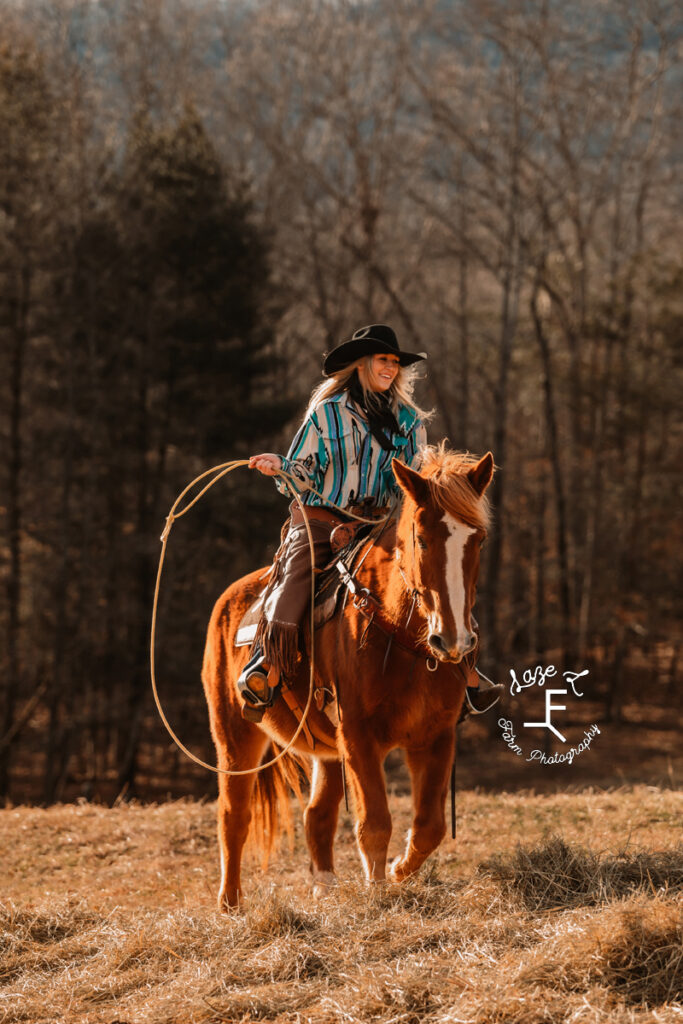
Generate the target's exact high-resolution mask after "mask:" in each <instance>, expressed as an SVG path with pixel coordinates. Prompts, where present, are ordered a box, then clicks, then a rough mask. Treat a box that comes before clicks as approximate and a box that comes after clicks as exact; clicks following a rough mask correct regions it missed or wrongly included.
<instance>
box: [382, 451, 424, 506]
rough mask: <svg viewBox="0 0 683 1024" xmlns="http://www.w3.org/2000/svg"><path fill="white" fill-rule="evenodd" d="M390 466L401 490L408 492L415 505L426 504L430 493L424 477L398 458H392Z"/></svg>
mask: <svg viewBox="0 0 683 1024" xmlns="http://www.w3.org/2000/svg"><path fill="white" fill-rule="evenodd" d="M391 468H392V469H393V471H394V476H395V477H396V479H397V481H398V485H399V487H400V488H401V490H402V491H405V493H406V494H409V495H410V497H411V498H412V499H413V501H414V502H415V504H416V505H421V506H424V505H427V504H428V502H429V497H430V494H429V484H428V483H427V481H426V480H425V478H424V477H423V476H420V474H419V473H416V472H415V470H414V469H411V468H410V466H406V464H405V462H401V461H400V460H399V459H392V461H391Z"/></svg>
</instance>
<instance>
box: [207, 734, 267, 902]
mask: <svg viewBox="0 0 683 1024" xmlns="http://www.w3.org/2000/svg"><path fill="white" fill-rule="evenodd" d="M244 725H245V726H246V728H245V729H244V733H243V734H242V735H240V742H239V744H235V746H234V748H233V754H234V756H232V757H230V758H228V757H227V756H226V755H225V753H224V752H221V754H220V756H219V759H218V767H219V768H223V769H225V768H229V769H232V770H234V769H246V768H254V767H255V766H256V765H257V764H259V762H260V760H261V757H262V756H263V751H264V750H265V748H266V745H267V743H268V738H267V737H266V736H264V734H263V733H262V732H260V730H258V729H256V728H254V727H253V726H247V723H246V722H245V723H244ZM240 732H241V730H240ZM233 739H234V737H233ZM255 783H256V775H255V774H254V773H253V772H252V773H250V774H249V775H219V777H218V845H219V849H220V854H221V887H220V890H219V893H218V909H219V910H228V909H229V908H230V907H237V906H239V902H240V896H241V893H242V885H241V874H240V871H241V863H242V851H243V849H244V844H245V842H246V839H247V833H248V832H249V824H250V822H251V814H252V806H251V805H252V799H253V795H254V786H255Z"/></svg>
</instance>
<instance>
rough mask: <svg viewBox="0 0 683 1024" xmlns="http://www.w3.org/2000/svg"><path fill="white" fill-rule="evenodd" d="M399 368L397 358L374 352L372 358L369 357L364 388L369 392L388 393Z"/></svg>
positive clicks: (388, 354)
mask: <svg viewBox="0 0 683 1024" xmlns="http://www.w3.org/2000/svg"><path fill="white" fill-rule="evenodd" d="M399 368H400V366H399V361H398V356H393V355H391V354H390V353H386V352H376V353H375V355H374V356H371V362H370V366H369V369H368V370H367V374H366V376H367V381H366V382H365V386H366V387H367V388H368V390H370V391H388V390H389V388H390V387H391V385H392V384H393V383H394V381H395V380H396V374H397V373H398V371H399ZM364 376H365V374H364Z"/></svg>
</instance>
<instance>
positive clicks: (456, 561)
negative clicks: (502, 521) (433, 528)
mask: <svg viewBox="0 0 683 1024" xmlns="http://www.w3.org/2000/svg"><path fill="white" fill-rule="evenodd" d="M444 521H445V523H446V526H447V527H448V534H449V535H448V539H447V540H446V592H447V594H448V600H449V602H450V606H451V613H452V615H453V620H454V622H455V629H456V635H457V642H458V647H464V645H465V637H466V634H467V633H468V630H467V629H466V628H465V572H464V568H463V561H464V558H465V545H466V544H467V540H468V538H469V537H471V536H472V534H473V533H476V532H477V531H476V530H475V529H474V527H472V526H465V524H464V523H460V522H458V520H457V519H454V518H453V516H449V515H446V516H444Z"/></svg>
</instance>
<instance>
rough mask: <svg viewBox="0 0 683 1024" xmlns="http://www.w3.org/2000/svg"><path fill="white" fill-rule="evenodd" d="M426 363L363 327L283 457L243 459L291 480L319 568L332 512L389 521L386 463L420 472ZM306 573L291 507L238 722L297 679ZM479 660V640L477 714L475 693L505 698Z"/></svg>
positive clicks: (336, 518)
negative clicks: (417, 371)
mask: <svg viewBox="0 0 683 1024" xmlns="http://www.w3.org/2000/svg"><path fill="white" fill-rule="evenodd" d="M424 358H426V356H425V353H423V352H417V353H415V352H405V351H402V350H401V349H400V348H399V345H398V340H397V338H396V334H395V333H394V331H393V330H392V328H391V327H388V326H387V325H385V324H372V325H370V326H368V327H362V328H360V329H359V330H357V331H356V332H355V334H354V335H353V336H352V337H351V339H350V340H349V341H346V342H344V343H343V344H342V345H339V346H337V348H335V349H333V350H332V352H330V353H329V355H328V356H327V358H326V359H325V362H324V365H323V374H324V377H325V378H326V379H325V380H323V381H322V382H321V383H320V384H319V385H318V386H317V387H316V389H315V390H314V392H313V395H312V398H311V401H310V403H309V406H308V409H307V410H306V414H305V416H304V418H303V421H302V423H301V426H300V427H299V430H298V431H297V434H296V436H295V438H294V440H293V442H292V444H291V446H290V449H289V451H288V453H287V455H286V456H285V457H282V456H280V455H276V454H273V453H270V452H268V453H263V454H260V455H254V456H252V457H251V459H250V460H249V465H250V467H251V468H254V469H257V470H259V472H261V473H263V474H265V475H266V476H273V475H275V473H277V472H278V470H284V471H285V472H287V473H289V474H290V475H291V476H292V477H294V479H295V480H296V481H297V485H298V486H297V489H298V491H299V493H300V497H301V501H302V502H303V504H304V505H305V506H306V512H307V518H308V522H309V527H310V530H311V534H312V537H313V546H314V552H315V554H314V557H315V566H316V568H321V567H323V566H325V565H327V564H328V563H329V562H330V560H331V558H332V549H331V546H330V535H331V534H332V532H333V530H334V529H335V528H336V527H337V526H339V525H340V524H342V523H343V522H345V521H347V520H348V518H349V517H347V516H345V515H344V513H343V512H339V511H337V509H332V508H330V507H329V505H335V506H337V507H338V508H341V509H345V510H347V511H349V512H351V513H356V514H360V515H363V516H365V515H367V514H368V513H372V514H374V515H377V516H380V515H381V514H382V513H385V514H386V513H389V512H390V511H391V509H392V506H393V507H395V505H396V503H397V502H398V500H399V499H400V497H401V492H400V489H399V487H398V485H397V482H396V477H395V475H394V473H393V471H392V460H393V459H399V460H400V461H401V462H403V463H405V465H407V466H409V467H411V468H413V469H419V467H420V461H421V448H422V447H423V446H424V445H425V444H426V429H425V422H426V419H427V416H426V414H425V413H424V412H423V411H422V410H420V409H419V408H418V407H417V406H416V405H415V403H414V402H413V400H412V394H413V381H414V370H413V367H414V365H415V364H416V363H417V362H419V361H420V360H422V359H424ZM277 487H278V489H279V490H280V491H282V492H283V493H288V491H287V488H288V485H287V484H286V483H284V482H283V481H281V480H278V481H277ZM315 492H318V493H315ZM328 503H329V504H328ZM310 573H311V551H310V545H309V539H308V535H307V533H306V530H305V527H304V522H303V517H302V514H301V512H300V510H299V508H298V507H297V505H296V503H294V502H293V503H292V506H291V517H290V520H289V525H288V530H287V533H286V536H285V539H284V543H283V545H282V547H281V549H280V552H279V553H278V558H277V559H276V564H275V567H274V571H273V575H272V578H271V581H270V584H269V586H268V590H267V592H266V595H265V598H264V601H263V611H262V614H261V620H260V622H259V626H258V630H257V633H256V638H255V641H254V644H253V646H252V651H251V657H250V659H249V661H248V662H247V664H246V666H245V667H244V669H243V671H242V673H241V675H240V677H239V679H238V681H237V686H238V690H239V692H240V694H241V696H242V698H243V700H244V711H243V714H244V716H245V717H247V718H248V719H249V720H251V721H255V722H259V721H260V720H261V718H262V717H263V714H264V713H265V711H266V710H267V709H268V708H269V707H271V706H272V704H273V701H274V699H275V695H276V692H277V686H278V684H279V682H281V681H283V680H285V681H286V680H289V679H291V678H293V676H294V675H295V673H296V667H297V662H298V659H299V641H300V627H301V625H302V623H303V621H304V617H305V615H306V611H307V609H308V606H309V601H310ZM477 652H478V640H476V643H475V646H474V648H473V650H472V651H471V652H470V653H469V654H468V655H467V657H466V660H465V664H466V671H467V693H468V701H469V704H470V707H471V708H473V709H474V710H478V708H477V706H476V698H477V693H478V692H482V691H484V690H485V691H487V698H490V697H497V696H498V695H499V694H500V693H501V692H502V690H503V687H502V685H500V684H498V685H494V684H492V683H491V682H490V681H489V680H488V679H486V678H485V677H483V676H481V675H480V674H479V673H478V671H477V669H476V668H475V661H476V656H477ZM489 703H490V702H489Z"/></svg>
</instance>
